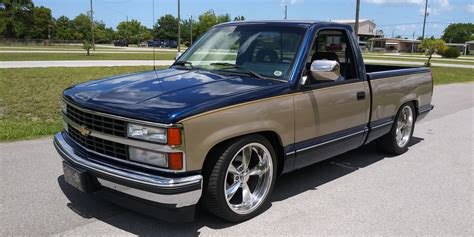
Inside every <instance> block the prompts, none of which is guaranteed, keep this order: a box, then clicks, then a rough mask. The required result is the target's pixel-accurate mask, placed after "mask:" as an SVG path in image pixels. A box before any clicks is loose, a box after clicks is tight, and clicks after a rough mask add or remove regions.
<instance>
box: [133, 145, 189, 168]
mask: <svg viewBox="0 0 474 237" xmlns="http://www.w3.org/2000/svg"><path fill="white" fill-rule="evenodd" d="M128 151H129V158H130V160H132V161H136V162H140V163H143V164H148V165H154V166H158V167H163V168H168V169H171V170H182V169H183V153H180V152H178V153H161V152H154V151H149V150H144V149H140V148H136V147H129V148H128Z"/></svg>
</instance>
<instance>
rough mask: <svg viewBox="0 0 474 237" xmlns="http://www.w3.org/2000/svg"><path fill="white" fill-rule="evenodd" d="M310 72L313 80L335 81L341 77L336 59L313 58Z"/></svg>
mask: <svg viewBox="0 0 474 237" xmlns="http://www.w3.org/2000/svg"><path fill="white" fill-rule="evenodd" d="M310 72H311V76H313V78H314V80H315V81H321V82H328V81H335V80H337V79H339V78H340V77H341V66H340V65H339V63H338V62H337V61H330V60H314V61H313V62H312V63H311V68H310Z"/></svg>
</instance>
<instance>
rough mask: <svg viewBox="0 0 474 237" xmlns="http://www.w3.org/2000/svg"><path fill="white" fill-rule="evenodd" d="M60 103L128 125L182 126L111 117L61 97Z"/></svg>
mask: <svg viewBox="0 0 474 237" xmlns="http://www.w3.org/2000/svg"><path fill="white" fill-rule="evenodd" d="M61 99H62V101H64V103H66V104H67V105H68V106H71V107H74V108H75V109H77V110H80V111H82V112H86V113H90V114H94V115H99V116H103V117H107V118H112V119H119V120H123V121H125V122H130V123H138V124H142V125H150V126H155V127H161V128H171V127H178V128H181V127H182V125H181V124H163V123H155V122H150V121H143V120H138V119H131V118H126V117H122V116H118V115H112V114H106V113H101V112H97V111H93V110H89V109H84V108H81V107H79V106H77V105H74V104H72V103H71V102H70V101H68V100H67V99H66V98H64V97H62V98H61Z"/></svg>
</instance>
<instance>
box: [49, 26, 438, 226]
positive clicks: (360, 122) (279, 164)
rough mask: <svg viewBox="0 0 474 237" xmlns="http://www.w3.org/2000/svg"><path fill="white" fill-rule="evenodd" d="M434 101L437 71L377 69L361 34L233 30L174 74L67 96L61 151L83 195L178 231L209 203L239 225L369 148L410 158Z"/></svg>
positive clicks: (101, 83) (78, 89) (214, 37)
mask: <svg viewBox="0 0 474 237" xmlns="http://www.w3.org/2000/svg"><path fill="white" fill-rule="evenodd" d="M223 42H225V43H223ZM331 45H345V47H331ZM231 49H236V50H231ZM327 49H330V50H327ZM334 51H336V52H334ZM432 95H433V81H432V77H431V73H430V69H429V68H411V67H398V66H381V65H367V64H364V62H363V59H362V55H361V52H360V49H359V47H358V44H357V41H356V40H355V39H354V38H353V32H352V28H351V27H350V26H349V25H344V24H338V23H333V22H312V21H255V22H241V21H239V22H231V23H225V24H220V25H217V26H215V27H213V28H212V29H210V30H209V31H208V32H207V33H206V34H205V35H204V36H202V38H201V39H200V40H199V41H198V42H196V43H195V44H193V45H192V46H191V47H190V48H189V49H188V50H187V51H186V52H185V53H184V54H183V55H182V56H181V57H179V58H178V59H177V61H176V62H175V63H174V64H173V65H172V66H171V67H170V68H168V69H165V70H158V71H149V72H141V73H135V74H128V75H123V76H115V77H111V78H105V79H100V80H96V81H91V82H86V83H83V84H79V85H76V86H73V87H70V88H67V89H66V90H65V91H64V93H63V97H62V104H61V111H62V117H63V120H64V131H62V132H60V133H58V134H56V135H55V137H54V146H55V147H56V149H57V151H58V152H59V154H60V155H61V156H62V158H63V167H64V179H65V181H66V182H67V183H69V184H70V185H72V186H74V187H76V188H77V189H78V190H81V191H83V192H98V193H101V194H102V195H104V196H105V197H107V198H108V199H109V200H111V201H113V202H116V203H118V204H119V205H124V206H125V207H127V208H131V209H134V210H136V211H140V212H143V213H146V214H149V215H153V216H157V217H160V218H162V219H165V220H168V221H177V220H183V221H189V220H192V219H193V217H194V212H195V207H196V205H198V204H200V205H203V206H204V208H205V209H206V210H208V211H209V212H211V213H213V214H214V215H216V216H218V217H220V218H222V219H224V220H227V221H231V222H240V221H244V220H247V219H250V218H252V217H254V216H256V215H258V214H259V213H261V212H263V211H264V210H265V209H266V208H267V207H268V205H269V203H270V200H271V198H270V196H271V194H272V190H273V188H274V186H275V180H276V177H277V176H280V175H281V174H284V173H288V172H290V171H294V170H297V169H300V168H302V167H305V166H308V165H311V164H314V163H316V162H320V161H322V160H326V159H329V158H331V157H334V156H336V155H339V154H341V153H344V152H347V151H350V150H353V149H355V148H357V147H360V146H362V145H364V144H367V143H370V142H376V143H377V146H378V147H379V148H380V149H381V150H382V151H385V152H387V153H390V154H394V155H399V154H402V153H404V152H406V151H407V149H408V146H409V145H410V142H411V140H412V134H413V131H414V128H415V122H416V121H419V120H421V119H422V118H424V117H425V116H426V115H427V113H428V112H429V111H431V110H432V109H433V106H432V105H431V98H432ZM283 178H284V177H283ZM300 182H301V183H302V184H303V183H304V182H305V180H303V179H302V180H300Z"/></svg>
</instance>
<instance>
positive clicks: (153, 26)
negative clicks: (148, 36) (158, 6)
mask: <svg viewBox="0 0 474 237" xmlns="http://www.w3.org/2000/svg"><path fill="white" fill-rule="evenodd" d="M152 1H153V24H151V29H152V31H151V32H152V35H153V71H156V65H155V48H156V41H155V29H154V28H155V0H152Z"/></svg>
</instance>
